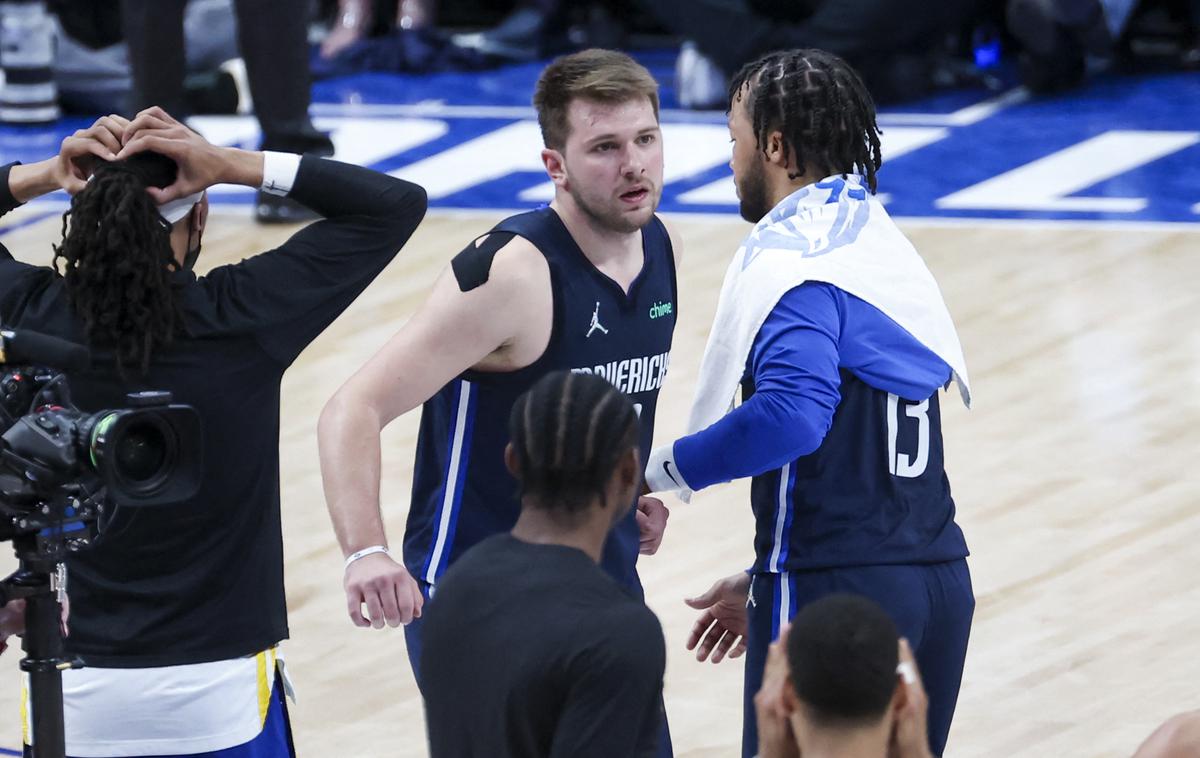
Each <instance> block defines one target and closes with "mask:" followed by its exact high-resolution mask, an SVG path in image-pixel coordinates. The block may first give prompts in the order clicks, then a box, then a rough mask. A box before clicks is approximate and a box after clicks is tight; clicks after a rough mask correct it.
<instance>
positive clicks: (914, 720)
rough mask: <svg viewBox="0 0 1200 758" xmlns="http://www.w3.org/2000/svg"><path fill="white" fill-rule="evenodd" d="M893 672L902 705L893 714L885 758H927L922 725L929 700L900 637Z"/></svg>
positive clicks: (919, 675)
mask: <svg viewBox="0 0 1200 758" xmlns="http://www.w3.org/2000/svg"><path fill="white" fill-rule="evenodd" d="M896 673H897V675H898V676H899V677H900V681H901V684H902V686H903V687H904V703H903V704H902V705H901V706H900V708H899V709H898V710H897V711H896V721H895V723H894V724H893V725H892V740H891V744H890V745H888V758H930V753H929V735H928V733H927V729H928V726H927V722H926V714H927V713H928V711H929V698H928V697H927V696H926V695H925V685H923V684H922V683H921V672H920V671H918V670H917V661H916V659H915V658H913V654H912V648H910V647H909V646H908V640H906V639H904V638H903V637H901V638H900V665H899V666H898V667H897V671H896Z"/></svg>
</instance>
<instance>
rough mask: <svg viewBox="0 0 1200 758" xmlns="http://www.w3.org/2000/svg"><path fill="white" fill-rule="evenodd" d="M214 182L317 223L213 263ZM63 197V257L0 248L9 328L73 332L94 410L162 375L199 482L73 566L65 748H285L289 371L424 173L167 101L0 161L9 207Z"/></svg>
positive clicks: (0, 192) (85, 399) (114, 516)
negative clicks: (261, 136) (249, 142)
mask: <svg viewBox="0 0 1200 758" xmlns="http://www.w3.org/2000/svg"><path fill="white" fill-rule="evenodd" d="M217 183H232V184H240V185H243V186H248V187H255V188H261V189H262V190H264V191H267V192H275V193H279V194H282V195H287V196H288V197H290V198H292V199H294V200H296V201H298V202H300V203H302V204H304V205H306V206H308V207H309V208H311V209H312V210H314V211H316V212H317V213H319V214H320V215H322V216H324V217H325V218H324V220H322V221H318V222H316V223H314V224H311V225H310V226H308V227H306V228H304V229H302V230H300V231H299V232H297V233H296V234H294V235H293V236H292V237H291V238H290V239H288V240H287V241H285V242H284V243H283V244H282V245H280V246H279V247H278V248H276V249H274V250H270V251H266V252H263V253H260V254H258V255H253V256H251V257H249V258H247V259H246V260H243V261H242V262H241V263H237V264H233V265H225V266H218V267H216V268H214V269H212V270H211V271H209V272H208V273H207V274H205V275H204V276H197V275H196V274H195V273H194V271H193V267H194V266H195V263H196V260H197V258H198V256H199V253H200V243H201V239H202V237H203V234H204V231H205V229H206V227H207V224H208V220H209V216H208V201H207V198H206V196H205V190H206V189H207V188H208V187H210V186H212V185H213V184H217ZM59 188H62V189H66V190H67V191H68V192H73V193H75V194H74V197H73V198H72V200H71V207H70V210H69V211H68V212H67V214H65V219H66V225H65V230H64V236H63V240H62V243H61V244H60V245H58V246H56V248H55V263H56V264H57V265H56V267H48V266H36V265H30V264H26V263H22V262H19V261H17V260H15V259H14V258H13V257H12V256H11V255H10V254H9V253H8V251H7V250H4V249H3V248H0V323H3V324H4V325H5V326H6V327H12V328H17V329H20V328H30V329H34V330H36V331H40V332H45V333H49V334H51V335H53V336H56V337H60V338H63V339H67V340H71V341H74V342H79V343H82V344H86V345H87V346H88V347H89V348H90V351H91V355H92V363H91V366H90V367H89V368H88V369H86V370H82V371H77V372H73V373H72V374H71V375H70V381H71V390H72V394H73V396H74V399H75V401H76V403H77V404H78V405H79V406H80V407H81V408H82V409H84V410H85V411H89V410H99V409H101V408H112V407H122V406H123V405H124V404H125V396H126V394H127V393H129V392H133V391H139V390H166V391H169V392H171V393H172V394H173V396H174V399H175V401H176V402H180V403H186V404H188V405H191V406H193V407H194V408H195V409H196V410H197V411H198V412H199V414H200V416H201V418H202V420H203V425H204V442H203V446H202V451H201V454H202V456H203V460H204V467H205V475H204V478H203V481H202V484H201V487H200V490H199V492H198V493H197V494H196V495H195V496H194V497H192V498H191V499H189V500H187V501H185V502H182V503H178V504H175V505H166V506H159V507H156V508H147V509H128V508H117V509H116V510H115V511H114V512H112V513H111V516H110V518H109V521H108V523H107V524H106V528H105V530H104V533H103V535H102V537H101V539H100V540H98V541H97V543H96V544H95V545H93V546H92V547H91V548H90V549H87V550H84V551H81V552H79V553H77V554H73V555H72V556H71V557H70V558H69V559H68V568H69V570H70V573H71V619H70V623H71V636H70V637H69V638H68V640H67V651H68V653H70V654H73V655H78V656H80V657H81V658H83V660H84V661H85V662H86V663H87V666H86V667H85V668H82V669H72V670H68V671H65V672H64V673H63V704H64V711H65V727H66V741H67V753H68V755H70V756H75V757H76V758H84V757H86V756H147V755H168V754H169V755H185V756H204V757H206V758H207V757H209V756H217V755H219V756H220V757H221V758H267V757H271V758H273V757H275V756H290V755H293V754H294V750H293V748H292V745H291V734H290V728H289V726H288V719H287V712H286V705H285V702H284V699H283V691H284V689H285V687H284V686H283V682H284V678H283V674H282V668H281V666H279V665H277V664H279V663H281V659H280V656H279V653H278V650H277V645H278V644H279V643H280V642H281V641H282V640H283V639H285V638H286V637H287V636H288V628H287V612H286V605H285V597H284V588H283V544H282V535H281V526H280V510H279V507H280V503H279V420H280V381H281V380H282V377H283V374H284V372H285V370H286V369H287V367H288V366H289V365H291V363H292V362H293V361H294V360H295V359H296V358H297V356H298V355H299V354H300V352H301V351H302V350H303V349H304V348H305V347H306V346H307V345H308V344H309V343H310V342H311V341H312V340H313V339H315V338H316V337H317V335H319V334H320V333H321V332H322V331H323V330H324V329H325V327H326V326H328V325H329V324H330V323H331V322H332V321H333V320H334V319H335V318H336V317H337V316H338V315H339V314H340V313H341V312H342V311H343V310H345V308H346V307H348V306H349V305H350V303H352V302H353V301H354V299H355V298H356V297H357V296H358V295H359V294H360V293H361V292H362V290H363V289H365V288H366V287H367V285H369V284H370V283H371V281H372V280H373V279H374V278H375V277H376V276H377V275H378V274H379V273H380V272H381V271H382V270H383V268H384V267H385V266H386V265H387V264H388V263H389V262H390V261H391V260H392V258H393V257H394V256H395V255H396V253H397V251H398V250H399V249H400V247H401V246H402V245H403V244H404V243H405V241H406V240H407V239H408V238H409V236H410V235H411V234H412V232H413V231H414V230H415V228H416V226H417V224H418V223H419V222H420V220H421V218H422V217H423V215H424V212H425V205H426V202H425V193H424V190H422V189H421V188H420V187H418V186H417V185H414V184H411V183H409V182H405V181H403V180H400V179H396V178H393V177H389V176H387V175H384V174H380V173H377V172H374V171H370V170H367V169H364V168H360V167H357V166H351V165H348V164H343V163H338V162H336V161H330V160H325V159H320V158H315V157H311V156H304V157H301V156H297V155H294V154H281V153H271V152H266V153H264V152H257V151H245V150H237V149H233V148H224V147H217V146H214V145H211V144H209V143H208V142H206V141H205V140H204V138H203V137H201V136H200V135H198V134H196V133H195V132H193V131H191V130H190V129H188V128H187V127H186V126H184V125H183V124H181V123H180V122H178V121H177V120H176V119H174V118H173V117H171V116H170V115H169V114H167V113H166V112H164V111H163V110H162V109H160V108H150V109H148V110H146V111H143V112H142V113H140V114H138V116H137V117H136V118H135V119H134V120H133V121H131V122H130V121H126V120H125V119H122V118H120V117H119V116H107V117H105V118H102V119H100V120H98V121H97V122H96V123H95V124H94V125H93V126H92V127H90V128H89V129H86V130H81V131H80V132H76V133H75V134H74V135H72V136H71V137H68V138H67V139H66V140H64V142H63V144H62V149H61V150H60V152H59V155H58V156H56V157H55V158H51V159H49V160H47V161H43V162H41V163H38V164H33V165H30V166H19V165H13V166H5V167H3V168H0V212H7V211H9V210H11V209H12V208H14V207H15V206H16V205H18V204H19V203H21V202H24V201H26V200H29V199H31V198H33V197H36V196H38V195H41V194H45V193H47V192H51V191H54V190H57V189H59Z"/></svg>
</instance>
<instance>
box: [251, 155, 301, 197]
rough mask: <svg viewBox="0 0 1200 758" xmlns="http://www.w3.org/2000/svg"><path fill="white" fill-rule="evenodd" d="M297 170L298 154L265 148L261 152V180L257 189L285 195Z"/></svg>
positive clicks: (294, 181)
mask: <svg viewBox="0 0 1200 758" xmlns="http://www.w3.org/2000/svg"><path fill="white" fill-rule="evenodd" d="M299 171H300V156H299V155H296V154H295V153H276V152H274V151H272V150H267V151H265V152H263V182H262V185H261V186H260V187H259V189H261V190H262V191H263V192H266V193H267V194H270V195H287V193H289V192H291V191H292V185H293V184H295V183H296V174H297V173H299Z"/></svg>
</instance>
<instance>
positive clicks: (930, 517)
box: [743, 369, 967, 572]
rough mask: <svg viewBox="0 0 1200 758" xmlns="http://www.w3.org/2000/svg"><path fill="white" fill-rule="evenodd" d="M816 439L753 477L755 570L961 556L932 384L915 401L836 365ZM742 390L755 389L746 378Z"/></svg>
mask: <svg viewBox="0 0 1200 758" xmlns="http://www.w3.org/2000/svg"><path fill="white" fill-rule="evenodd" d="M840 374H841V388H840V391H841V402H840V403H839V404H838V406H837V410H836V411H835V412H834V415H833V424H832V426H831V427H830V428H829V432H828V433H827V434H826V435H825V439H824V440H823V441H822V442H821V445H820V447H818V448H817V450H816V451H814V452H813V453H811V454H809V455H805V456H801V457H800V458H798V459H796V460H795V461H793V462H791V463H788V464H786V465H784V466H783V467H782V468H780V469H775V470H772V471H768V472H766V473H764V474H761V475H759V476H756V477H754V480H753V483H752V484H751V504H752V506H753V509H754V518H755V521H756V529H755V538H754V550H755V563H754V570H755V571H769V572H780V571H800V570H805V569H819V568H837V567H842V566H863V565H880V564H902V563H937V562H941V561H950V560H955V559H958V558H964V557H966V555H967V546H966V541H965V540H964V539H963V535H962V530H960V529H959V528H958V525H957V524H956V523H955V522H954V501H953V499H952V498H951V497H950V482H949V480H948V479H947V478H946V472H945V469H944V468H943V459H942V419H941V411H940V407H939V405H938V395H937V392H936V391H935V392H934V393H933V394H932V395H931V396H929V397H928V398H926V399H924V400H921V401H920V402H912V401H909V400H905V399H904V398H901V397H897V396H896V395H894V394H891V393H889V392H886V391H884V390H881V389H877V388H875V387H872V386H870V385H869V384H867V383H866V382H864V381H862V380H861V379H859V378H858V377H856V376H855V375H854V374H853V373H851V372H850V371H847V370H845V369H842V370H841V371H840ZM743 392H744V393H747V395H748V394H750V393H752V392H753V384H752V383H751V382H750V381H746V382H743Z"/></svg>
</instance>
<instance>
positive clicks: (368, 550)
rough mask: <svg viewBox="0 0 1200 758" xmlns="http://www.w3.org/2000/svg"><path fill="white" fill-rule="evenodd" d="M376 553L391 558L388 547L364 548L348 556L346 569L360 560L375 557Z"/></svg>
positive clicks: (374, 546) (373, 546)
mask: <svg viewBox="0 0 1200 758" xmlns="http://www.w3.org/2000/svg"><path fill="white" fill-rule="evenodd" d="M375 553H383V554H384V555H386V556H389V557H390V556H391V553H390V552H389V551H388V549H387V545H372V546H371V547H364V548H363V549H362V550H359V551H357V552H354V553H351V554H350V555H348V556H346V568H350V564H351V563H354V562H355V561H357V560H358V559H359V558H365V557H367V556H368V555H373V554H375ZM344 570H345V569H343V571H344Z"/></svg>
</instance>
